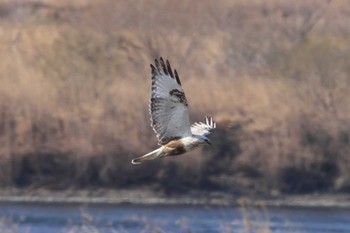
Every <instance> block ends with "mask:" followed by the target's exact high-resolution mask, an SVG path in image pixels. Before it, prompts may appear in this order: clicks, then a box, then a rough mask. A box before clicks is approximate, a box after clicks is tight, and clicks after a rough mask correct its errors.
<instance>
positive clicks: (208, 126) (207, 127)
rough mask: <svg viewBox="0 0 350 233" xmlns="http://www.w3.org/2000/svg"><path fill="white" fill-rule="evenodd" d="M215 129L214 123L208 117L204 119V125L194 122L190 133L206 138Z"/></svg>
mask: <svg viewBox="0 0 350 233" xmlns="http://www.w3.org/2000/svg"><path fill="white" fill-rule="evenodd" d="M215 128H216V122H215V121H213V118H212V117H210V116H206V117H205V123H202V122H199V123H198V122H196V123H194V124H193V125H191V131H192V133H193V134H196V135H202V136H207V135H209V134H210V133H211V131H212V130H213V129H215Z"/></svg>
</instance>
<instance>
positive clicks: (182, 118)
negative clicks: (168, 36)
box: [131, 58, 216, 164]
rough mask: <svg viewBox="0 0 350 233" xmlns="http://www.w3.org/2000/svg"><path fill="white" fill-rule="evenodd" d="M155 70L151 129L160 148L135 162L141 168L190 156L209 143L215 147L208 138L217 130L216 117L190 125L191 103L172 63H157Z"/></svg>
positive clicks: (161, 60)
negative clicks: (156, 161)
mask: <svg viewBox="0 0 350 233" xmlns="http://www.w3.org/2000/svg"><path fill="white" fill-rule="evenodd" d="M151 70H152V94H151V99H150V114H151V126H152V127H153V130H154V131H155V133H156V134H157V138H158V143H159V145H161V147H160V148H158V149H156V150H154V151H152V152H150V153H148V154H146V155H144V156H141V157H138V158H136V159H133V160H132V161H131V163H133V164H139V163H141V162H143V161H145V160H152V159H155V158H162V157H165V156H174V155H180V154H183V153H186V152H188V151H190V150H193V149H195V148H196V147H198V146H200V145H203V144H205V143H207V144H209V145H211V143H210V141H209V139H208V138H207V136H208V135H209V134H210V133H211V131H212V130H213V129H215V128H216V123H215V122H214V121H213V118H212V117H209V116H206V120H205V123H202V122H200V123H194V124H193V125H190V119H189V114H188V103H187V99H186V96H185V93H184V91H183V89H182V87H181V82H180V79H179V75H178V73H177V72H176V70H174V72H173V71H172V69H171V67H170V63H169V61H168V60H167V61H166V63H165V62H164V60H163V58H160V63H159V62H158V60H157V59H155V66H154V65H152V64H151Z"/></svg>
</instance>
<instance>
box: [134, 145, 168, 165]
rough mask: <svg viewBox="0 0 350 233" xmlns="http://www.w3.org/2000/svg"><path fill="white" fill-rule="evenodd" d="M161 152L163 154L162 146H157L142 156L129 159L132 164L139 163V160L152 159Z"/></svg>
mask: <svg viewBox="0 0 350 233" xmlns="http://www.w3.org/2000/svg"><path fill="white" fill-rule="evenodd" d="M162 154H163V153H162V148H158V149H157V150H154V151H152V152H150V153H148V154H145V155H144V156H141V157H138V158H136V159H133V160H132V161H131V163H132V164H140V163H141V162H143V161H146V160H152V159H156V158H159V157H162Z"/></svg>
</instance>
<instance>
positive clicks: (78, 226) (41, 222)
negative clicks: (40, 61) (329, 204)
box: [0, 203, 350, 233]
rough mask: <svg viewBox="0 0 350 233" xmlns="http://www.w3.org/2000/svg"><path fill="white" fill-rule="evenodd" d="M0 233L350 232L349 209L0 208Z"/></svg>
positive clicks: (73, 206)
mask: <svg viewBox="0 0 350 233" xmlns="http://www.w3.org/2000/svg"><path fill="white" fill-rule="evenodd" d="M0 232H6V233H78V232H79V233H80V232H82V233H90V232H91V233H115V232H125V233H127V232H145V233H146V232H203V233H211V232H224V233H226V232H247V233H248V232H252V233H253V232H259V233H260V232H261V233H264V232H266V233H267V232H273V233H277V232H279V233H285V232H293V233H294V232H300V233H302V232H305V233H306V232H307V233H309V232H310V233H324V232H337V233H341V232H344V233H349V232H350V210H349V209H339V208H338V209H337V208H286V207H284V208H269V209H268V210H265V209H250V210H242V209H240V208H222V207H199V206H162V207H161V206H134V205H124V206H116V205H89V206H81V205H59V204H52V205H49V204H45V205H44V204H41V205H37V204H36V205H35V204H4V203H3V204H0Z"/></svg>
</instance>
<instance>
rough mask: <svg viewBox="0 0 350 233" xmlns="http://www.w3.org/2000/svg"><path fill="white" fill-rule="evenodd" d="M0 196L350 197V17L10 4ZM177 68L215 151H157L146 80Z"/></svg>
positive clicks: (2, 18) (5, 24)
mask: <svg viewBox="0 0 350 233" xmlns="http://www.w3.org/2000/svg"><path fill="white" fill-rule="evenodd" d="M0 34H1V36H0V40H1V43H0V54H1V55H0V56H1V64H0V83H1V85H0V145H1V146H0V156H1V157H0V185H1V187H5V188H6V187H17V188H30V189H38V188H45V189H48V190H67V189H85V188H92V189H96V188H112V189H119V188H124V189H125V188H127V189H132V188H142V189H144V190H146V189H147V190H155V191H157V192H161V193H164V194H169V195H171V194H174V193H188V192H191V191H215V190H219V191H225V192H235V193H243V194H244V193H247V192H248V193H255V194H256V193H263V194H271V193H272V194H276V195H278V194H279V193H287V194H288V193H293V194H294V193H314V192H348V191H350V176H349V173H350V161H349V160H350V157H349V152H350V118H349V116H350V105H349V102H350V91H349V90H350V89H349V88H350V76H349V74H350V66H349V60H350V51H349V50H350V43H349V39H350V5H349V4H348V2H347V1H345V0H343V1H342V0H337V1H330V0H329V1H320V0H308V1H304V0H303V1H301V0H300V1H299V0H297V1H293V2H291V1H288V2H287V1H278V0H269V1H260V0H254V1H243V0H235V1H228V0H220V1H215V2H214V1H209V0H205V1H186V0H180V1H176V2H175V1H156V0H140V1H132V2H130V1H113V0H100V1H89V0H78V1H74V2H72V1H68V0H67V1H65V0H63V1H53V0H42V1H41V0H38V1H29V0H28V1H26V0H16V1H11V0H8V1H6V0H5V1H4V0H3V1H1V4H0ZM159 56H162V57H164V58H167V59H169V60H170V62H171V64H172V66H173V68H176V69H177V70H178V72H179V75H180V78H181V80H182V83H183V87H184V90H185V92H186V95H187V99H188V101H189V106H190V118H191V121H203V120H204V115H205V114H210V115H212V116H213V117H214V119H215V120H216V121H217V124H218V129H217V131H216V132H215V133H214V135H213V137H212V138H213V139H212V140H213V146H212V147H204V148H203V149H200V150H197V151H195V152H192V153H189V154H186V155H184V156H180V157H176V158H166V159H162V160H156V161H152V162H149V163H144V164H142V165H141V166H132V165H131V164H130V160H131V159H132V158H134V157H137V156H140V155H142V154H145V153H147V152H149V151H150V150H152V149H154V148H156V147H157V140H156V137H155V135H154V132H153V130H152V129H151V127H150V120H149V118H150V117H149V113H148V102H149V96H150V84H151V80H150V67H149V64H150V63H152V62H153V61H154V58H158V57H159Z"/></svg>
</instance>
